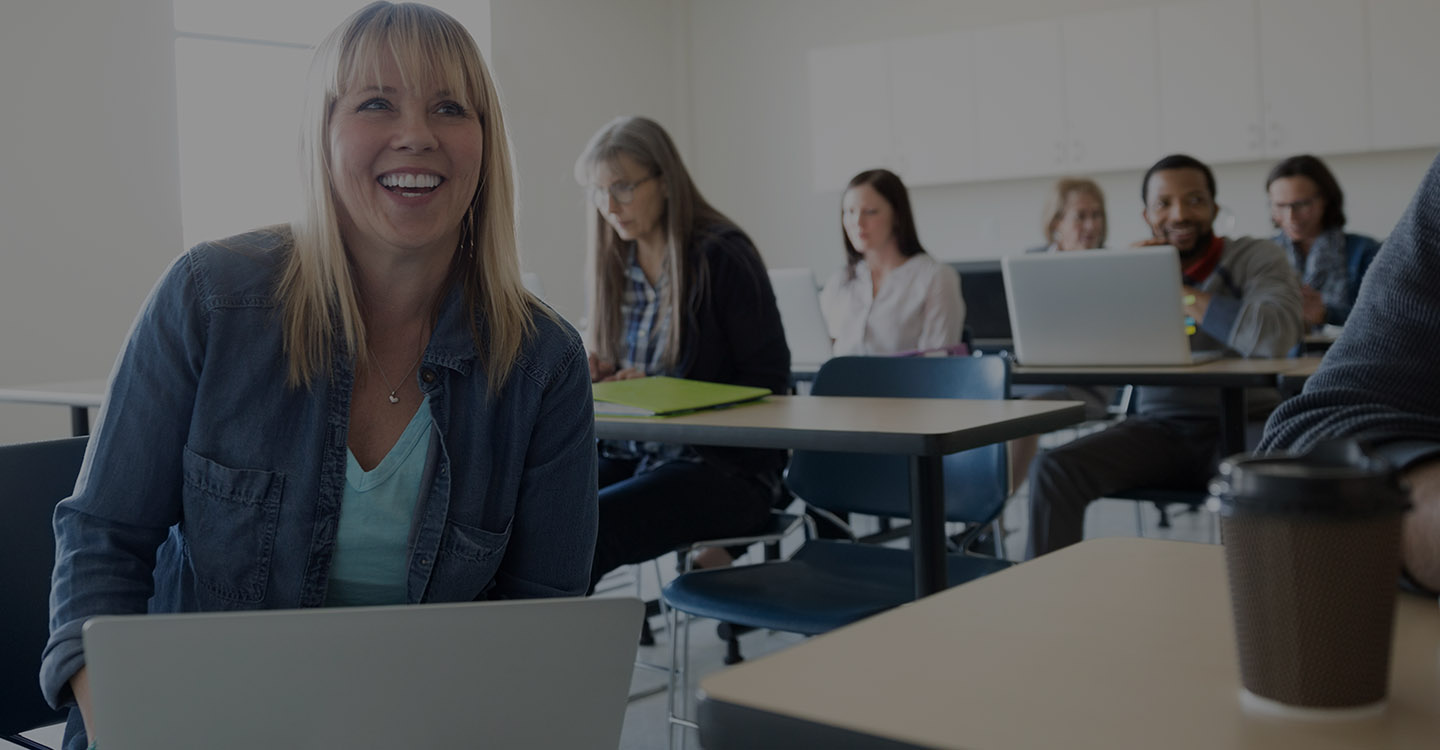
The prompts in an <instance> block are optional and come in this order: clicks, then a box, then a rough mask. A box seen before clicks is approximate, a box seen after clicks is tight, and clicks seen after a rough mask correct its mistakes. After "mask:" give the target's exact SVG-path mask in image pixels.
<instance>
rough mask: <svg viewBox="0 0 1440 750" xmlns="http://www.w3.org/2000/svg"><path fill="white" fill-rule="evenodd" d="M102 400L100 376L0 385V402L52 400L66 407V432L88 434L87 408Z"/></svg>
mask: <svg viewBox="0 0 1440 750" xmlns="http://www.w3.org/2000/svg"><path fill="white" fill-rule="evenodd" d="M104 400H105V381H104V380H76V381H71V382H66V383H46V384H43V385H28V386H21V387H19V388H0V403H4V402H10V403H16V404H56V405H59V406H68V407H70V432H71V434H74V435H88V434H90V412H89V410H90V409H98V408H100V404H101V403H102V402H103V401H104Z"/></svg>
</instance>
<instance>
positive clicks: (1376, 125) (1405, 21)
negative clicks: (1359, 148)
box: [1367, 0, 1440, 149]
mask: <svg viewBox="0 0 1440 750" xmlns="http://www.w3.org/2000/svg"><path fill="white" fill-rule="evenodd" d="M1368 11H1369V17H1368V19H1367V20H1368V21H1369V24H1368V25H1369V28H1370V40H1369V41H1370V44H1369V50H1370V144H1371V146H1373V147H1374V148H1377V149H1381V148H1411V147H1415V146H1434V145H1436V144H1437V143H1440V45H1437V44H1436V43H1435V34H1436V32H1437V31H1440V2H1437V1H1436V0H1370V6H1369V9H1368Z"/></svg>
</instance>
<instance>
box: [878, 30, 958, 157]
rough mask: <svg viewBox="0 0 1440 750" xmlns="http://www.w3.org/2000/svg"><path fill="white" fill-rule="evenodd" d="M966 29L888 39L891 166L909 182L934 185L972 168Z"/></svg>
mask: <svg viewBox="0 0 1440 750" xmlns="http://www.w3.org/2000/svg"><path fill="white" fill-rule="evenodd" d="M973 38H974V37H973V35H972V34H971V33H970V32H968V31H967V32H961V33H958V34H945V35H941V36H927V37H919V38H916V39H906V40H903V41H899V42H892V43H891V45H890V96H891V101H892V103H893V105H894V109H893V113H892V115H891V118H890V119H891V125H892V127H893V128H894V133H895V150H896V152H897V157H896V160H895V162H896V166H897V167H898V171H899V172H900V175H901V176H902V177H903V178H904V179H905V182H906V184H909V185H939V184H943V183H949V182H961V181H964V180H967V179H970V178H971V177H972V176H974V173H975V155H974V150H973V146H972V143H973V138H974V136H975V132H974V131H975V99H974V84H973V82H972V76H973V69H972V68H973V66H972V63H971V53H972V51H973V50H972V49H971V43H972V39H973Z"/></svg>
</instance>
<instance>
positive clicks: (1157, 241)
mask: <svg viewBox="0 0 1440 750" xmlns="http://www.w3.org/2000/svg"><path fill="white" fill-rule="evenodd" d="M1168 244H1170V243H1169V242H1168V241H1166V239H1165V238H1164V237H1146V238H1145V239H1143V240H1136V241H1135V242H1132V243H1130V247H1155V246H1157V245H1168Z"/></svg>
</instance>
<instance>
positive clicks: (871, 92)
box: [810, 44, 894, 191]
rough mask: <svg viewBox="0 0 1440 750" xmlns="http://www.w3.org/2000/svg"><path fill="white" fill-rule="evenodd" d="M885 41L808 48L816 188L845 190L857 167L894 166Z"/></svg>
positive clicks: (811, 131) (858, 168) (859, 170)
mask: <svg viewBox="0 0 1440 750" xmlns="http://www.w3.org/2000/svg"><path fill="white" fill-rule="evenodd" d="M888 71H889V62H888V60H887V58H886V50H885V45H883V44H860V45H851V46H847V47H824V48H820V49H813V50H811V51H810V133H811V137H812V138H813V141H812V142H811V149H812V153H813V156H814V160H815V161H814V164H813V170H812V174H813V176H814V180H815V189H817V190H827V191H829V190H843V189H844V188H845V184H846V183H847V182H849V181H850V178H851V177H853V176H855V174H856V173H858V172H861V171H863V170H866V169H872V168H874V167H890V166H893V165H892V162H893V151H894V149H893V147H892V136H891V129H890V80H889V72H888Z"/></svg>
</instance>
